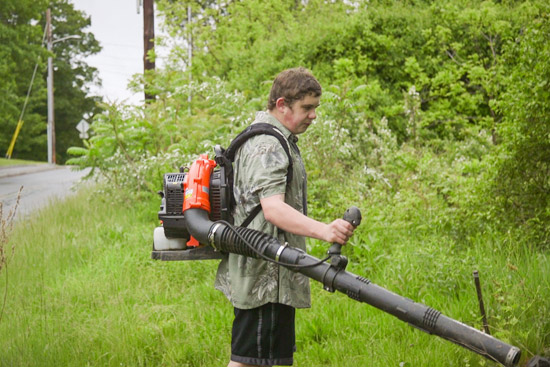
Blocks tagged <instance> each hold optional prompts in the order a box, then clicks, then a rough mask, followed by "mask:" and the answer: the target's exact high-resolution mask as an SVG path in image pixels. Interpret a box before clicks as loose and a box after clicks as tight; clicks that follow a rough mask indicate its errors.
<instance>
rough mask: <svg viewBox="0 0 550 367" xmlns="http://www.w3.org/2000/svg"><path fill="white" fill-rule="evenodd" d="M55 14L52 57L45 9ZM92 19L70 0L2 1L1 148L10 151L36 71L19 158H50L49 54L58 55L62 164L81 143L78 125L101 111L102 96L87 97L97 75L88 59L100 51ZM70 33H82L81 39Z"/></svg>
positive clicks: (57, 107)
mask: <svg viewBox="0 0 550 367" xmlns="http://www.w3.org/2000/svg"><path fill="white" fill-rule="evenodd" d="M48 7H50V8H51V12H52V34H53V40H54V43H53V55H52V54H49V53H48V52H47V50H46V44H45V43H44V29H45V23H46V21H45V12H46V8H48ZM89 24H90V18H89V17H86V16H85V15H84V14H83V13H82V12H80V11H76V10H75V9H74V7H73V5H72V4H71V3H69V2H68V1H67V0H55V1H53V2H50V3H48V2H45V1H26V0H25V1H12V0H7V1H2V4H1V5H0V40H1V43H2V45H3V47H2V50H0V81H1V85H2V87H1V88H0V151H1V152H2V154H5V152H6V151H7V148H8V146H9V143H10V141H11V138H12V136H13V133H14V131H15V126H16V125H17V122H18V119H19V117H20V115H21V112H22V108H23V105H24V101H25V98H26V96H27V92H28V91H29V86H30V83H31V77H32V75H33V70H34V67H35V65H36V64H37V66H38V67H37V75H36V78H35V79H34V83H33V84H32V89H31V94H30V98H29V102H28V104H27V106H26V110H25V114H24V115H23V121H24V124H23V128H22V130H21V132H20V134H19V137H18V139H17V144H16V145H15V149H14V154H13V156H14V157H17V158H21V159H33V160H47V148H46V147H47V140H46V120H47V91H46V75H47V68H46V65H47V58H48V57H50V56H51V57H53V65H54V70H55V73H54V101H55V115H54V116H55V125H56V133H57V134H56V156H57V162H58V163H63V162H64V161H65V159H66V157H67V153H66V150H67V148H68V147H70V146H72V145H78V144H81V140H80V138H79V137H78V131H77V130H76V128H75V127H76V124H78V122H79V121H80V120H81V119H83V118H84V117H85V115H86V116H87V117H89V116H92V115H93V114H95V113H97V112H98V111H99V109H98V108H97V107H96V102H97V101H98V98H97V97H91V96H88V93H89V85H90V83H92V82H93V81H94V80H95V78H96V77H97V75H96V74H97V72H96V69H95V68H92V67H89V66H88V65H87V64H86V63H85V62H84V61H82V60H83V58H84V57H86V56H89V55H92V54H94V53H97V52H99V50H100V47H99V44H98V42H97V41H96V40H95V38H94V36H93V35H92V34H91V33H88V32H85V31H84V29H85V28H86V27H87V26H89ZM67 36H79V37H80V39H79V40H75V39H68V40H65V41H62V42H55V40H56V39H61V38H63V37H67Z"/></svg>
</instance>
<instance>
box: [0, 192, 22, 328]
mask: <svg viewBox="0 0 550 367" xmlns="http://www.w3.org/2000/svg"><path fill="white" fill-rule="evenodd" d="M21 191H23V186H21V187H20V188H19V192H18V193H17V200H16V201H15V205H14V206H13V207H12V208H11V209H10V210H9V211H8V214H7V216H6V218H4V203H2V202H0V274H2V270H4V272H5V273H6V289H5V290H4V297H3V302H2V308H1V309H0V322H2V316H3V315H4V307H5V306H6V299H7V297H8V263H9V262H10V259H11V258H13V255H14V254H15V243H12V244H11V248H9V245H10V235H11V232H12V230H13V223H14V219H15V214H16V213H17V207H18V206H19V200H21ZM8 248H9V249H10V252H9V254H8Z"/></svg>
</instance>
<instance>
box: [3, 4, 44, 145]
mask: <svg viewBox="0 0 550 367" xmlns="http://www.w3.org/2000/svg"><path fill="white" fill-rule="evenodd" d="M45 8H46V1H45V0H39V1H33V0H6V1H1V2H0V43H1V44H2V47H0V152H1V154H2V155H3V154H5V153H6V151H7V148H8V145H9V143H10V140H11V137H12V135H13V133H14V131H15V127H16V125H17V122H18V119H19V116H20V114H21V109H22V107H23V104H24V101H25V97H26V95H27V91H28V88H29V84H30V82H31V77H32V75H33V70H34V66H35V64H36V63H38V70H39V71H41V72H42V71H43V70H45V65H46V64H45V61H46V58H47V53H46V49H45V48H44V47H42V42H43V36H44V31H43V30H44V28H43V26H41V25H40V24H39V23H38V21H39V20H40V19H41V18H42V17H43V14H42V11H43V9H45ZM40 74H41V73H40ZM40 74H38V77H37V78H36V79H35V80H34V85H33V93H32V94H31V99H30V101H29V107H32V106H36V105H43V104H44V103H45V100H46V91H45V86H46V82H45V80H43V79H41V78H40V77H39V75H40ZM24 121H25V124H24V127H23V132H22V134H21V135H22V136H25V138H26V140H27V141H26V142H25V144H27V145H31V146H33V147H37V146H40V145H43V146H44V147H45V144H46V138H45V137H43V138H41V137H40V135H41V132H42V130H44V131H45V128H46V127H45V126H46V125H45V122H44V121H45V116H44V117H41V116H40V115H38V114H36V113H34V112H33V111H29V110H27V113H26V114H25V116H24ZM37 137H38V138H37ZM25 138H23V139H25ZM20 146H22V145H19V144H18V146H17V148H18V149H19V147H20ZM43 150H44V152H45V150H46V149H45V148H44V149H43Z"/></svg>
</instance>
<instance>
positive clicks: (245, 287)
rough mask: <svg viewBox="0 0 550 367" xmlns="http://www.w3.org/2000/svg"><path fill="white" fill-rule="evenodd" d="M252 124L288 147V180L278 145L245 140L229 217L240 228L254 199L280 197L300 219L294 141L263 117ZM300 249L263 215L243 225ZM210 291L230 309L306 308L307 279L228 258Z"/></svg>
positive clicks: (300, 180) (299, 168)
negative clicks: (263, 125)
mask: <svg viewBox="0 0 550 367" xmlns="http://www.w3.org/2000/svg"><path fill="white" fill-rule="evenodd" d="M256 122H267V123H269V124H272V125H274V126H276V127H277V128H278V129H279V130H280V131H281V132H282V133H283V134H284V136H285V137H286V139H287V141H288V142H289V145H290V152H291V156H292V160H293V178H292V181H291V182H290V183H289V184H288V185H287V179H286V175H287V169H288V163H289V162H288V156H287V154H286V153H285V151H284V148H283V147H282V146H281V143H280V142H279V140H278V139H277V138H275V137H273V136H270V135H267V134H261V135H257V136H254V137H252V138H250V139H248V140H247V141H246V142H245V143H244V144H243V145H242V146H241V148H240V149H239V150H238V151H237V153H236V155H235V162H234V167H235V176H234V185H233V192H234V196H235V201H236V203H237V205H236V207H235V212H234V213H233V217H234V219H235V224H236V225H239V224H240V223H242V222H243V221H244V220H245V219H246V217H247V216H248V214H249V213H250V212H251V211H252V210H253V209H254V208H255V207H256V206H257V205H259V204H260V199H263V198H267V197H270V196H273V195H279V194H284V197H285V202H286V203H287V204H288V205H290V206H292V207H293V208H294V209H296V210H298V211H300V212H302V213H304V214H306V212H307V210H306V203H307V200H306V183H307V179H306V172H305V167H304V163H303V161H302V158H301V156H300V152H299V150H298V147H297V146H296V142H297V140H298V138H297V137H296V136H295V135H293V134H292V133H291V132H290V131H289V130H288V129H287V128H285V127H284V126H283V125H282V124H281V123H280V122H279V121H278V120H277V119H276V118H275V117H273V116H272V115H271V114H269V113H268V112H258V114H257V115H256V119H255V121H254V123H256ZM248 228H251V229H255V230H258V231H261V232H264V233H267V234H268V235H270V236H272V237H275V238H277V239H278V240H279V241H280V242H281V243H285V242H287V243H288V245H289V246H294V247H297V248H300V249H302V250H304V251H305V250H306V243H305V238H304V237H302V236H297V235H294V234H292V233H288V232H282V231H281V230H279V229H278V228H277V227H275V226H274V225H273V224H271V223H270V222H268V221H266V220H265V217H264V215H263V212H262V211H260V213H258V215H257V216H256V217H255V218H254V219H253V220H252V222H251V223H250V224H249V225H248ZM215 286H216V289H218V290H220V291H222V292H223V293H224V294H225V296H226V297H227V298H228V299H229V300H230V301H231V303H232V304H233V306H235V307H237V308H241V309H251V308H256V307H259V306H262V305H264V304H266V303H282V304H285V305H289V306H293V307H296V308H306V307H310V305H311V302H310V287H309V279H308V278H307V277H306V276H305V275H302V274H300V273H297V272H294V271H292V270H289V269H287V268H285V267H283V266H279V265H276V264H273V263H270V262H267V261H265V260H262V259H254V258H251V257H246V256H242V255H237V254H228V256H227V257H226V258H225V259H223V260H222V261H221V263H220V265H219V267H218V273H217V275H216V283H215Z"/></svg>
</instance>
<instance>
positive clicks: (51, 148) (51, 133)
mask: <svg viewBox="0 0 550 367" xmlns="http://www.w3.org/2000/svg"><path fill="white" fill-rule="evenodd" d="M46 39H47V45H48V52H50V53H51V52H52V49H53V47H52V46H53V40H52V14H51V11H50V9H47V10H46ZM46 84H47V89H48V128H47V132H48V163H49V164H55V163H56V161H55V121H54V111H53V106H54V103H53V60H52V57H51V54H50V56H48V78H47V83H46Z"/></svg>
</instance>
